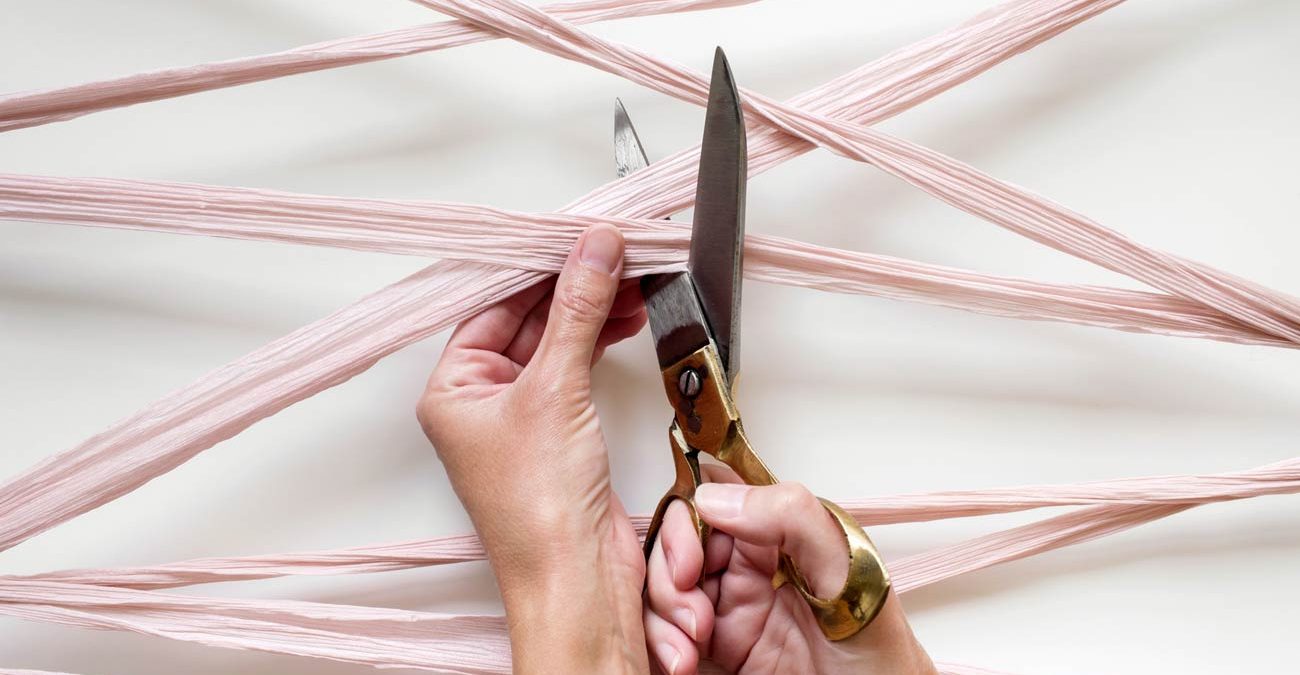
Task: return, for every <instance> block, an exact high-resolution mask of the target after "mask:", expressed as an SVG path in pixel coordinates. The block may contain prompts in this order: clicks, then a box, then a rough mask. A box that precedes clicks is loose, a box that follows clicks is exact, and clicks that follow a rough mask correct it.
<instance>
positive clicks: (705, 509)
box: [645, 466, 935, 675]
mask: <svg viewBox="0 0 1300 675" xmlns="http://www.w3.org/2000/svg"><path fill="white" fill-rule="evenodd" d="M704 473H705V476H706V478H707V479H708V480H709V481H711V482H710V483H706V484H704V485H701V486H700V488H699V490H698V491H697V492H696V501H695V504H696V509H697V510H698V512H699V514H700V517H701V518H702V519H703V520H704V521H705V522H707V523H709V524H710V525H712V526H713V528H714V532H713V534H712V536H710V537H709V539H708V544H707V547H702V546H701V545H700V540H699V538H698V536H697V535H696V533H695V528H694V525H693V524H692V522H691V519H690V513H689V511H688V510H687V509H686V506H685V504H683V503H681V502H675V503H673V504H672V505H670V506H669V510H668V513H667V515H666V516H665V520H664V524H663V527H662V529H661V530H660V535H659V539H658V540H657V541H656V542H655V548H654V551H653V553H652V554H651V556H650V562H649V566H648V570H647V574H648V583H647V595H648V602H647V605H646V609H645V625H646V639H647V644H648V645H649V647H650V651H651V653H652V654H654V655H655V659H656V661H657V666H658V668H659V669H661V671H662V672H664V673H670V674H671V675H691V674H693V673H696V672H697V671H698V668H699V662H700V659H701V657H704V656H707V657H709V658H710V659H712V660H713V662H714V663H716V664H718V665H720V666H722V667H723V668H724V669H725V670H727V671H728V672H733V673H741V674H744V675H769V674H776V673H881V674H886V673H887V674H890V675H894V674H907V675H913V674H916V675H920V674H931V673H934V672H935V669H934V664H933V663H932V662H931V660H930V657H929V656H928V655H927V654H926V653H925V650H924V649H923V648H922V647H921V645H920V643H918V642H917V641H916V638H915V637H914V636H913V634H912V629H911V628H910V627H909V626H908V623H907V618H906V617H905V616H904V615H903V608H902V605H901V604H899V602H898V598H897V597H895V596H894V595H893V594H892V593H891V594H890V596H889V598H888V600H886V603H885V606H884V608H882V609H881V612H880V615H879V616H877V618H876V620H875V621H873V622H872V623H871V625H869V626H867V627H866V628H865V629H863V630H862V632H860V633H858V634H857V635H855V636H853V637H851V638H849V639H847V640H843V641H840V642H830V641H828V640H827V639H826V638H825V637H824V636H823V635H822V633H821V629H820V628H818V626H817V622H816V620H815V619H814V618H813V615H812V612H811V611H809V609H808V606H807V604H805V603H804V601H803V599H802V598H801V597H800V596H799V595H798V593H797V592H796V591H795V590H794V589H793V588H791V587H790V586H784V587H782V588H780V589H777V590H773V589H772V575H773V574H774V573H775V572H776V569H777V560H778V558H777V554H778V551H779V550H783V551H785V552H787V553H789V554H790V556H791V557H792V558H794V561H795V564H796V565H797V566H798V567H799V569H800V570H801V571H802V572H803V573H804V576H805V578H807V579H808V581H809V584H810V585H811V590H812V591H813V593H814V594H816V595H817V596H818V597H823V598H828V597H833V596H834V595H836V594H837V593H839V590H840V588H841V587H842V586H843V584H844V578H845V575H846V574H847V573H848V546H847V544H846V543H845V542H844V534H843V532H842V531H841V530H840V528H839V526H838V525H836V523H835V521H834V520H833V519H832V518H831V516H830V514H829V513H827V512H826V510H825V509H824V508H823V507H822V505H821V503H820V502H818V501H817V498H816V497H814V496H813V494H812V493H811V492H809V491H808V489H807V488H805V487H804V486H802V485H799V484H798V483H781V484H779V485H773V486H768V487H750V486H747V485H742V484H741V483H740V479H739V478H738V477H737V476H736V474H735V473H734V472H732V471H731V470H730V469H728V468H726V467H724V466H708V467H705V469H704ZM706 548H707V550H706ZM701 577H703V581H701Z"/></svg>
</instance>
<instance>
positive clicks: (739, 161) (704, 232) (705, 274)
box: [688, 47, 748, 382]
mask: <svg viewBox="0 0 1300 675" xmlns="http://www.w3.org/2000/svg"><path fill="white" fill-rule="evenodd" d="M747 171H748V162H747V156H746V147H745V118H744V115H743V113H742V112H741V109H740V94H739V93H737V91H736V83H735V81H734V79H733V78H732V76H731V66H730V65H728V64H727V56H726V54H724V53H722V48H721V47H719V48H718V50H717V51H716V52H715V53H714V56H713V75H712V80H711V81H710V83H709V107H708V111H707V112H706V113H705V118H704V141H703V143H702V144H701V148H700V175H699V180H698V182H697V183H696V187H695V224H694V227H693V231H692V233H691V253H690V262H689V264H688V269H689V270H690V273H691V278H692V279H693V280H694V282H695V289H696V292H697V293H698V294H699V298H700V304H702V305H703V307H704V314H705V317H706V318H707V319H708V322H709V328H710V330H711V332H712V333H713V340H714V342H715V343H716V344H717V345H718V355H719V356H720V357H721V359H722V366H723V368H725V369H726V371H727V377H728V378H729V379H730V380H731V381H732V382H734V381H735V379H736V373H738V372H739V371H740V291H741V273H742V267H743V259H744V240H745V178H746V173H747Z"/></svg>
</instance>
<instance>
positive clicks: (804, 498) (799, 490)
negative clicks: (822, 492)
mask: <svg viewBox="0 0 1300 675" xmlns="http://www.w3.org/2000/svg"><path fill="white" fill-rule="evenodd" d="M777 487H778V488H779V489H780V493H779V501H780V504H779V506H780V508H781V511H782V512H784V513H791V514H795V513H797V514H799V515H800V516H801V517H802V516H806V515H808V514H810V513H814V512H816V511H820V510H821V508H822V505H821V502H820V501H818V500H817V497H816V496H815V495H813V493H812V491H811V490H809V489H808V488H807V487H805V486H804V485H803V484H802V483H779V484H778V485H777Z"/></svg>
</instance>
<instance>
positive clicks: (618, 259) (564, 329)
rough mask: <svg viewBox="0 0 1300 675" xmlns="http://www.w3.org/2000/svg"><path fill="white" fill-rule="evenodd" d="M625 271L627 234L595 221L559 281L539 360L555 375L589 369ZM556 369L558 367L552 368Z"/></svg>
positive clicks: (576, 247)
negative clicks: (624, 260)
mask: <svg viewBox="0 0 1300 675" xmlns="http://www.w3.org/2000/svg"><path fill="white" fill-rule="evenodd" d="M622 272H623V234H622V233H621V232H619V230H618V228H617V227H614V226H613V225H608V224H604V223H601V224H597V225H592V226H591V227H590V228H589V229H588V230H587V231H586V232H583V233H582V236H580V237H578V243H577V244H576V245H575V246H574V247H573V252H572V253H570V254H569V259H568V260H567V261H565V263H564V269H563V270H561V271H560V278H559V280H558V281H557V282H556V284H555V296H554V300H553V301H552V302H551V313H550V316H549V317H548V318H547V320H546V332H545V333H544V334H543V335H542V340H541V343H540V344H538V347H537V356H536V358H535V359H534V362H537V363H538V364H539V366H541V367H542V368H543V369H546V370H549V371H550V372H552V373H570V374H571V373H579V372H581V373H586V372H588V371H589V370H590V368H591V357H592V354H593V352H594V351H595V348H596V338H598V337H599V336H600V330H601V328H602V327H603V326H604V325H605V319H606V317H608V316H609V309H610V307H611V306H612V305H613V303H614V296H615V295H616V294H617V293H618V282H619V277H620V276H621V275H622ZM552 369H553V370H552Z"/></svg>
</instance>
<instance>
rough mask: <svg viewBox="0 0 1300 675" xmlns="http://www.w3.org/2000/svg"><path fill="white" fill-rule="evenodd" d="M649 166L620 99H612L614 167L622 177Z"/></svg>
mask: <svg viewBox="0 0 1300 675" xmlns="http://www.w3.org/2000/svg"><path fill="white" fill-rule="evenodd" d="M647 166H650V160H649V159H648V158H647V157H646V154H645V148H644V147H642V146H641V139H640V138H639V137H637V134H636V127H634V126H632V118H631V117H629V116H628V114H627V108H625V107H624V106H623V101H622V99H618V98H615V99H614V169H615V170H616V171H617V173H618V177H619V178H622V177H624V176H626V175H628V174H630V173H634V172H636V171H640V170H641V169H644V168H646V167H647Z"/></svg>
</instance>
